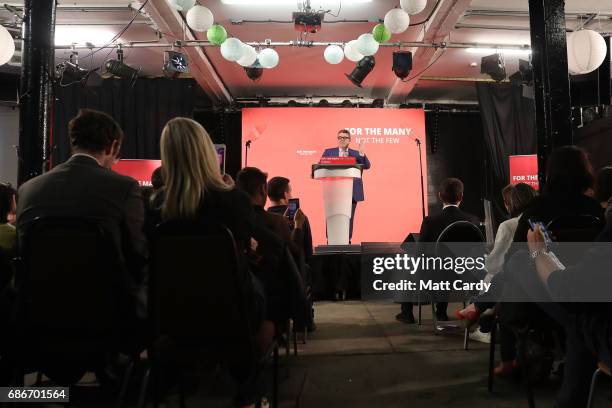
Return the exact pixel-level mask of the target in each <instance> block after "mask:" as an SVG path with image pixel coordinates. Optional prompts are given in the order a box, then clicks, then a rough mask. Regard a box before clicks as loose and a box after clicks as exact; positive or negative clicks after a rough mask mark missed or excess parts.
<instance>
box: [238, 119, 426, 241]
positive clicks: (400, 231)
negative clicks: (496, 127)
mask: <svg viewBox="0 0 612 408" xmlns="http://www.w3.org/2000/svg"><path fill="white" fill-rule="evenodd" d="M345 128H346V129H348V130H349V131H350V132H351V134H352V138H351V145H350V146H349V147H350V148H351V149H355V150H358V149H359V142H360V141H363V142H364V150H365V153H366V155H367V156H368V158H369V160H370V162H371V165H372V167H371V168H370V169H369V170H365V171H364V173H363V185H364V194H365V201H363V202H360V203H359V204H358V205H357V210H356V213H355V220H354V231H353V240H352V242H353V243H354V244H355V243H360V242H401V241H403V240H404V238H405V237H406V236H407V235H408V233H410V232H418V231H419V228H420V225H421V221H422V212H421V184H420V172H419V150H418V149H417V144H416V142H415V139H419V140H420V141H421V142H422V145H421V147H420V148H421V153H422V157H423V172H424V177H425V193H426V192H427V179H426V177H427V167H426V163H425V156H426V154H425V153H426V152H425V150H426V149H425V146H426V141H425V114H424V111H423V110H422V109H353V108H347V109H344V108H251V109H243V110H242V140H243V146H244V144H245V143H246V142H247V141H249V140H250V141H251V144H250V149H249V153H248V165H249V166H255V167H258V168H260V169H261V170H263V171H265V172H267V173H268V175H269V177H270V178H272V177H274V176H284V177H287V178H289V179H290V180H291V185H292V187H293V195H294V197H298V198H299V199H300V207H301V208H302V209H303V210H304V212H305V213H306V215H307V216H308V218H309V220H310V224H311V227H312V233H313V240H314V244H315V245H324V244H326V239H325V214H324V208H323V193H322V188H321V185H320V183H319V182H317V181H316V180H313V179H311V165H312V164H314V163H318V162H319V159H320V158H321V155H322V154H323V151H324V150H325V149H326V148H333V147H338V141H337V133H338V130H340V129H345Z"/></svg>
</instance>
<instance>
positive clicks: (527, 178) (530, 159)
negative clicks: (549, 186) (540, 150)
mask: <svg viewBox="0 0 612 408" xmlns="http://www.w3.org/2000/svg"><path fill="white" fill-rule="evenodd" d="M509 163H510V184H512V185H514V184H518V183H525V184H529V185H531V186H532V187H533V188H535V189H536V190H538V189H539V182H538V156H537V155H536V154H528V155H521V156H510V157H509Z"/></svg>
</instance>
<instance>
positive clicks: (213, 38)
mask: <svg viewBox="0 0 612 408" xmlns="http://www.w3.org/2000/svg"><path fill="white" fill-rule="evenodd" d="M206 37H208V41H210V42H211V44H214V45H221V44H223V43H224V42H225V40H227V31H225V28H224V27H223V26H222V25H219V24H215V25H213V26H212V27H210V28H209V29H208V31H207V32H206Z"/></svg>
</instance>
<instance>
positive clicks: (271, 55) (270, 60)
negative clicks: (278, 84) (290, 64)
mask: <svg viewBox="0 0 612 408" xmlns="http://www.w3.org/2000/svg"><path fill="white" fill-rule="evenodd" d="M257 58H258V59H259V63H260V64H261V66H262V67H263V68H274V67H276V66H277V65H278V61H279V59H280V58H279V56H278V53H277V52H276V51H274V50H273V49H272V48H266V49H265V50H261V52H260V53H259V56H258V57H257Z"/></svg>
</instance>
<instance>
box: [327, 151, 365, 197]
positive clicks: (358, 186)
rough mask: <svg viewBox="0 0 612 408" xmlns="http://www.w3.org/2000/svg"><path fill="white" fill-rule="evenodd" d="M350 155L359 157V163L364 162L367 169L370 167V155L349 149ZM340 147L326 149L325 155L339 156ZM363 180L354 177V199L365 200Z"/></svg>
mask: <svg viewBox="0 0 612 408" xmlns="http://www.w3.org/2000/svg"><path fill="white" fill-rule="evenodd" d="M348 153H349V157H354V158H356V159H357V164H362V165H363V169H364V170H367V169H369V168H370V160H368V156H366V155H363V156H361V155H360V154H359V151H357V150H353V149H348ZM339 156H340V149H339V148H338V147H333V148H331V149H325V151H324V152H323V157H339ZM363 200H364V195H363V180H362V179H360V178H358V179H353V201H363Z"/></svg>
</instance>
